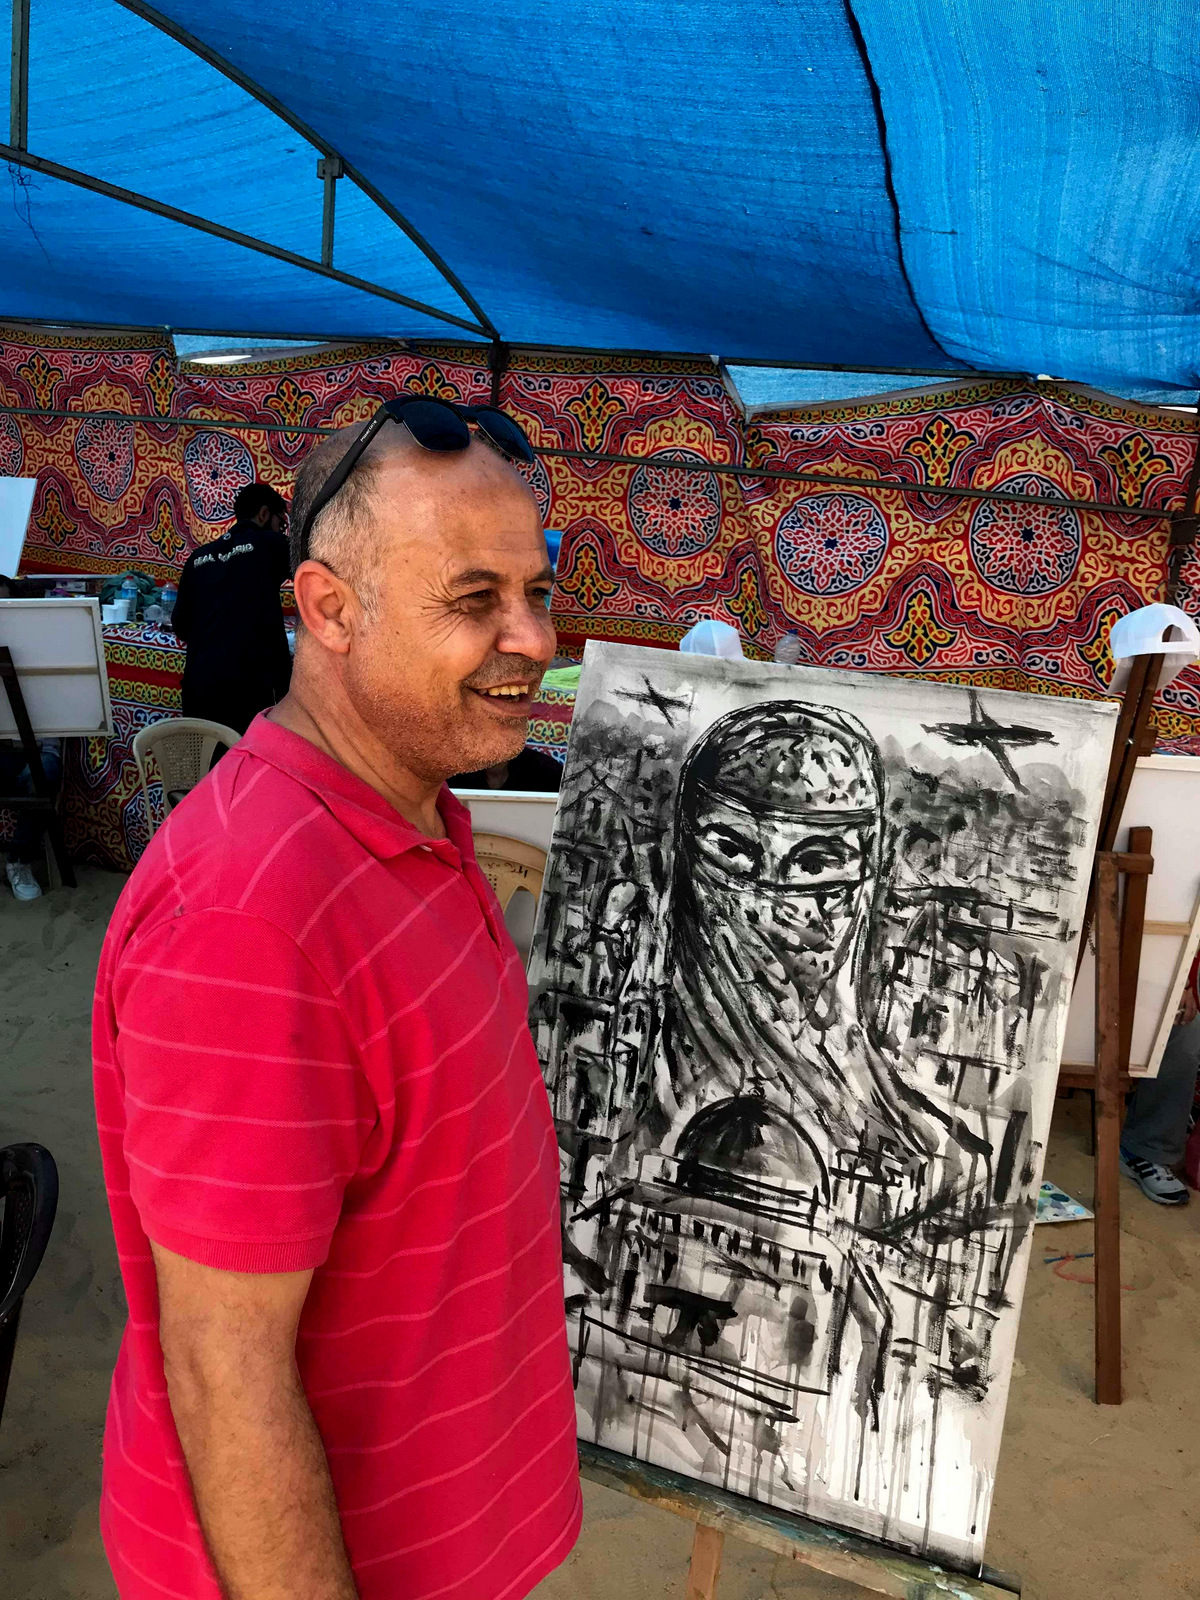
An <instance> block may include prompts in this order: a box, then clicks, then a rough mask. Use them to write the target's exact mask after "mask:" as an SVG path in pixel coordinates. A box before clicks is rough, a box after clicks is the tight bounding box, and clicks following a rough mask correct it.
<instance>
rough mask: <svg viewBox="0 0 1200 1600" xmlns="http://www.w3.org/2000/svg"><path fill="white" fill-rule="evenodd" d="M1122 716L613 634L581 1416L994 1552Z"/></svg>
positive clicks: (573, 851)
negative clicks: (1045, 1189) (1006, 1436)
mask: <svg viewBox="0 0 1200 1600" xmlns="http://www.w3.org/2000/svg"><path fill="white" fill-rule="evenodd" d="M1114 716H1115V711H1114V709H1113V707H1112V706H1111V705H1107V704H1103V703H1100V704H1097V703H1089V702H1084V701H1078V700H1069V699H1048V698H1034V697H1031V696H1026V695H1017V694H1011V693H1005V692H1003V691H998V690H986V689H984V690H979V691H973V690H968V689H963V688H956V687H950V686H946V685H940V684H931V683H921V682H914V681H908V680H902V679H896V678H884V677H880V676H865V675H857V674H849V673H836V672H827V671H820V670H816V669H806V668H796V667H785V666H775V665H759V664H757V663H752V662H743V661H737V662H731V661H718V660H714V659H708V658H704V657H697V656H685V655H677V654H674V653H672V652H668V651H661V650H648V649H638V648H634V647H632V646H626V645H608V644H606V645H595V644H590V645H589V646H588V649H587V654H586V656H585V665H584V671H583V677H582V681H581V684H580V690H579V696H578V700H577V703H576V710H575V716H574V722H573V727H572V735H571V746H570V752H569V755H568V759H567V764H566V771H565V775H564V782H563V787H562V793H561V796H560V801H559V809H558V816H557V822H556V826H555V834H554V839H553V843H552V848H551V853H550V862H549V866H548V871H547V876H546V884H545V889H544V892H543V896H542V901H541V905H540V909H539V917H538V926H537V931H536V934H535V939H534V947H533V952H532V956H531V962H530V989H531V1006H532V1011H531V1021H532V1026H533V1030H534V1037H535V1039H536V1040H537V1043H538V1048H539V1052H540V1055H541V1059H542V1063H543V1067H544V1070H545V1075H546V1083H547V1087H548V1090H549V1094H550V1098H551V1103H552V1105H553V1109H554V1114H555V1119H556V1123H557V1128H558V1138H559V1145H560V1154H561V1164H562V1207H563V1240H564V1257H565V1271H566V1304H567V1319H568V1328H569V1333H570V1340H571V1346H572V1355H573V1369H574V1378H575V1386H576V1395H577V1401H578V1409H579V1431H580V1435H581V1437H584V1438H587V1439H590V1440H593V1441H595V1442H596V1443H598V1444H602V1445H606V1446H608V1447H609V1448H611V1449H614V1450H618V1451H621V1452H623V1453H625V1454H627V1455H630V1456H634V1457H637V1458H639V1459H642V1460H647V1461H652V1462H655V1463H657V1464H659V1465H661V1466H665V1467H670V1468H672V1469H674V1470H676V1471H679V1472H682V1473H685V1474H688V1475H690V1476H693V1477H696V1478H699V1479H702V1480H703V1481H705V1482H707V1483H711V1484H714V1485H719V1486H721V1487H723V1488H726V1489H730V1490H734V1491H736V1492H738V1493H741V1494H744V1495H749V1496H751V1497H753V1498H755V1499H757V1500H759V1501H763V1502H767V1503H769V1504H771V1505H773V1506H777V1507H780V1508H783V1509H787V1510H791V1511H797V1512H802V1513H804V1514H806V1515H808V1516H811V1517H815V1518H818V1519H820V1520H822V1521H825V1522H829V1523H832V1524H835V1525H839V1526H843V1527H847V1528H851V1529H854V1530H856V1531H859V1532H863V1533H867V1534H869V1535H872V1536H874V1537H877V1538H880V1539H884V1540H887V1541H890V1542H892V1543H895V1544H898V1545H901V1546H904V1547H906V1548H908V1549H912V1550H916V1551H919V1552H922V1553H924V1554H926V1555H929V1556H931V1557H932V1558H934V1559H937V1560H942V1561H945V1562H948V1563H950V1564H952V1565H956V1566H958V1567H960V1568H965V1567H969V1566H971V1565H972V1564H974V1563H976V1562H977V1561H978V1560H979V1558H980V1556H981V1553H982V1549H983V1539H984V1532H985V1526H986V1521H987V1515H988V1509H989V1505H990V1501H991V1493H992V1484H993V1478H994V1474H995V1468H996V1460H997V1455H998V1452H999V1446H1000V1431H1001V1425H1002V1420H1003V1413H1004V1404H1005V1398H1006V1394H1007V1389H1008V1382H1009V1377H1010V1373H1011V1368H1012V1360H1013V1347H1014V1343H1015V1339H1016V1329H1017V1318H1018V1313H1019V1309H1020V1303H1021V1294H1022V1288H1023V1283H1024V1276H1025V1269H1026V1263H1027V1259H1028V1255H1029V1248H1030V1242H1031V1231H1032V1225H1033V1220H1034V1212H1035V1207H1036V1201H1037V1192H1038V1185H1039V1183H1040V1181H1041V1165H1042V1150H1043V1146H1044V1143H1045V1139H1046V1133H1047V1128H1048V1125H1049V1120H1050V1110H1051V1103H1052V1100H1053V1096H1054V1086H1055V1077H1056V1072H1057V1066H1058V1061H1059V1054H1060V1050H1061V1043H1062V1034H1063V1028H1064V1024H1065V1018H1066V1007H1067V1002H1068V1000H1069V998H1070V987H1071V977H1072V974H1073V972H1074V966H1075V948H1076V945H1077V942H1078V934H1079V927H1080V922H1081V918H1082V912H1083V904H1084V899H1085V896H1086V889H1087V880H1088V873H1089V870H1090V862H1091V854H1092V850H1093V848H1094V835H1095V831H1096V826H1097V819H1098V814H1099V809H1100V802H1101V798H1102V795H1103V790H1104V781H1105V774H1106V770H1107V763H1108V755H1109V749H1110V747H1111V742H1112V732H1113V718H1114Z"/></svg>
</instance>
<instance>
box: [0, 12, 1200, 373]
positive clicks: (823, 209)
mask: <svg viewBox="0 0 1200 1600" xmlns="http://www.w3.org/2000/svg"><path fill="white" fill-rule="evenodd" d="M13 12H14V17H15V19H16V20H15V22H14V24H13V47H14V52H15V58H16V70H15V72H14V83H16V84H17V85H18V87H17V90H16V92H15V94H14V95H13V96H12V97H11V98H10V102H9V105H8V107H7V108H6V112H5V114H4V118H3V122H2V123H0V134H2V133H3V131H4V129H5V128H7V129H8V133H9V142H8V145H7V146H6V147H5V156H6V159H7V162H8V172H7V191H8V192H7V193H5V194H4V196H3V204H2V205H0V317H5V316H7V317H9V318H25V319H35V320H44V321H50V322H55V323H70V322H79V323H87V324H89V325H92V326H95V325H97V324H117V325H122V326H160V325H165V326H167V327H169V328H172V329H180V330H192V331H196V332H203V331H214V332H221V333H227V334H240V335H245V336H258V335H261V336H264V337H266V336H271V335H275V336H280V337H311V338H326V339H327V338H338V337H361V336H371V337H389V338H417V339H438V338H446V337H452V338H464V337H465V338H474V339H480V340H492V339H496V338H499V339H501V340H504V341H507V342H511V343H523V344H532V345H547V346H567V347H572V348H581V349H598V350H643V351H661V352H681V353H682V352H689V353H701V354H705V355H708V354H713V355H717V356H720V357H723V358H725V359H726V360H727V361H729V362H731V363H737V362H739V361H741V362H768V363H773V364H777V365H787V364H791V363H799V364H803V363H809V364H813V365H818V366H824V365H830V366H845V367H848V368H856V369H863V368H867V369H871V368H876V369H878V368H889V367H891V368H913V369H917V370H919V371H921V372H938V371H944V370H953V369H958V368H971V369H978V370H987V371H1016V372H1027V373H1033V374H1050V375H1053V376H1056V377H1063V378H1068V379H1072V380H1075V381H1082V382H1088V383H1093V384H1097V385H1100V386H1103V387H1107V388H1121V389H1123V390H1124V391H1126V392H1132V393H1145V394H1146V395H1149V394H1150V393H1152V392H1156V393H1158V394H1159V395H1160V396H1166V397H1170V396H1171V395H1172V394H1174V395H1176V396H1177V398H1178V399H1179V400H1181V401H1190V400H1191V399H1193V398H1194V391H1195V389H1196V388H1197V386H1200V349H1198V341H1197V331H1198V328H1200V316H1198V290H1200V238H1198V234H1200V66H1198V59H1197V44H1196V41H1197V38H1198V37H1200V3H1198V0H1156V3H1155V4H1154V5H1149V6H1148V5H1146V4H1144V3H1142V4H1135V3H1134V0H1072V3H1071V4H1069V5H1047V4H1046V0H1005V3H1004V4H1002V5H998V4H996V3H995V0H848V3H843V0H634V3H633V4H629V3H628V0H622V3H619V4H618V3H617V0H570V3H564V0H507V3H506V4H504V5H491V6H482V5H480V4H479V3H478V0H355V3H354V4H349V3H347V0H304V3H303V4H297V3H296V0H287V3H286V4H285V3H283V0H161V4H160V7H159V9H157V10H155V9H153V8H151V7H149V6H146V5H143V4H141V3H140V0H16V3H15V5H14V6H13ZM26 16H27V24H26V22H25V21H24V20H23V19H24V18H25V17H26ZM26 27H27V34H28V57H27V85H28V87H27V91H25V90H23V89H22V88H21V87H20V85H21V83H22V82H23V78H22V67H21V63H22V61H23V60H24V59H25V56H24V48H23V42H24V38H25V34H26ZM318 160H321V161H323V162H324V163H325V165H324V167H323V169H322V170H323V173H324V176H323V177H319V176H318V169H317V162H318ZM339 172H340V173H341V174H342V175H341V176H337V174H338V173H339ZM323 263H324V264H323ZM1188 390H1191V391H1193V393H1192V394H1188V393H1187V392H1186V391H1188Z"/></svg>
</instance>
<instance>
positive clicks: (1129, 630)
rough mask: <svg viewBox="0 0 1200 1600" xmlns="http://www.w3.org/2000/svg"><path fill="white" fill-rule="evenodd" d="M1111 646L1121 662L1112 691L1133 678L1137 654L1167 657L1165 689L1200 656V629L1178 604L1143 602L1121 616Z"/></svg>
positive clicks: (1111, 635)
mask: <svg viewBox="0 0 1200 1600" xmlns="http://www.w3.org/2000/svg"><path fill="white" fill-rule="evenodd" d="M1108 647H1109V649H1110V650H1111V651H1112V653H1113V657H1114V659H1115V661H1116V663H1117V669H1116V671H1115V672H1114V673H1113V677H1112V682H1111V683H1110V684H1109V686H1108V692H1109V694H1119V693H1120V692H1121V690H1122V689H1124V687H1125V685H1126V684H1127V683H1128V682H1129V662H1130V658H1131V657H1133V656H1162V657H1163V664H1162V668H1161V670H1160V672H1159V678H1158V687H1159V688H1160V689H1165V688H1166V687H1167V685H1168V684H1169V683H1170V682H1172V680H1173V679H1175V678H1177V677H1178V676H1179V674H1180V673H1181V672H1182V671H1183V669H1184V667H1187V666H1190V665H1191V663H1192V662H1193V661H1195V660H1197V659H1200V629H1198V628H1197V627H1196V624H1195V623H1194V622H1193V621H1192V619H1191V617H1189V616H1188V614H1187V612H1186V611H1181V610H1180V609H1179V607H1178V606H1164V605H1153V606H1142V607H1140V608H1139V609H1138V610H1137V611H1131V612H1129V613H1128V615H1127V616H1124V617H1118V618H1117V620H1116V622H1114V623H1113V625H1112V629H1111V631H1110V633H1109V635H1108Z"/></svg>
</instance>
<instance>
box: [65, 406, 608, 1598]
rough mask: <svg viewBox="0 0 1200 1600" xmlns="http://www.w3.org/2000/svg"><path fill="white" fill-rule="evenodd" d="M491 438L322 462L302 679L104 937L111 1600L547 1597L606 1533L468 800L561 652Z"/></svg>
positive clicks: (513, 741) (497, 930) (305, 535)
mask: <svg viewBox="0 0 1200 1600" xmlns="http://www.w3.org/2000/svg"><path fill="white" fill-rule="evenodd" d="M438 412H442V413H444V416H441V417H440V418H439V416H438V415H435V413H438ZM495 415H496V414H495V413H489V414H486V415H483V414H481V415H480V416H479V417H478V418H477V417H475V416H473V415H464V414H462V413H457V414H456V413H455V412H454V411H453V410H451V409H450V408H445V407H436V406H427V407H426V408H425V411H423V412H417V411H410V412H408V413H407V414H406V412H405V410H404V408H403V405H402V404H398V403H396V402H392V403H391V407H390V408H389V409H388V414H387V415H384V414H383V413H382V412H381V413H380V415H379V416H378V417H377V418H376V419H374V421H373V424H371V425H368V428H367V429H366V430H344V431H343V432H342V433H340V434H338V435H335V436H334V437H333V438H332V439H330V440H328V441H326V442H324V443H323V444H322V445H321V446H320V447H319V448H318V450H316V451H314V453H313V454H312V455H311V456H310V457H309V459H308V460H307V461H306V463H305V464H304V467H303V468H302V469H301V473H300V476H299V479H298V481H297V487H296V500H295V502H294V521H293V543H294V545H296V544H299V545H300V546H301V548H300V549H298V550H297V551H296V555H297V556H298V557H299V558H300V559H299V561H298V565H297V567H296V574H295V582H296V604H297V608H298V610H299V613H300V617H301V619H302V622H303V632H302V634H301V637H300V640H299V644H298V647H297V651H296V666H295V674H294V676H293V679H292V687H291V692H290V694H289V695H288V697H287V699H286V700H285V701H284V702H282V704H281V705H280V706H278V707H276V708H275V709H274V710H273V711H272V712H271V713H269V714H268V715H264V716H260V717H259V718H258V719H257V720H256V721H255V722H254V723H253V724H252V726H251V728H250V730H249V732H248V734H247V735H246V737H245V739H244V740H243V741H242V742H241V743H240V744H239V745H238V746H237V747H236V748H235V749H234V750H233V751H231V752H230V753H229V754H228V755H227V756H226V757H225V758H224V759H223V760H222V761H221V762H220V764H219V765H218V766H217V768H216V769H215V770H214V772H213V773H212V774H210V776H209V777H208V778H207V779H206V780H205V781H204V782H203V783H202V784H201V785H200V786H199V787H198V788H197V789H196V790H195V791H194V792H193V793H192V794H191V795H189V796H188V797H187V799H185V800H184V801H183V803H182V804H181V805H180V806H179V807H178V808H177V809H176V810H175V811H174V812H173V813H172V815H171V817H170V818H169V819H168V821H167V822H166V824H165V826H164V827H163V828H162V829H161V830H160V831H159V832H158V834H157V835H156V836H155V838H154V840H153V842H152V844H151V846H150V848H149V849H148V850H147V851H146V854H145V855H144V856H143V858H142V860H141V862H140V863H139V865H138V868H137V870H136V871H135V872H134V874H133V876H132V878H131V879H130V882H129V884H128V886H127V888H126V890H125V892H124V894H123V895H122V897H121V900H120V903H119V904H118V907H117V910H116V914H115V916H114V918H113V923H112V926H111V929H110V931H109V935H108V939H107V941H106V944H105V947H104V953H103V957H102V960H101V967H100V974H99V979H98V983H97V990H96V1006H95V1017H94V1039H95V1083H96V1104H97V1113H98V1122H99V1127H100V1138H101V1144H102V1151H103V1156H104V1166H105V1175H106V1181H107V1185H108V1193H109V1201H110V1205H111V1208H112V1216H113V1227H114V1231H115V1234H116V1239H117V1246H118V1249H119V1252H120V1256H121V1269H122V1273H123V1275H124V1280H125V1287H126V1291H127V1295H128V1301H129V1323H128V1327H127V1329H126V1333H125V1338H124V1342H123V1344H122V1347H121V1353H120V1357H119V1359H118V1363H117V1369H116V1373H115V1375H114V1378H113V1388H112V1396H111V1400H110V1404H109V1411H108V1422H107V1429H106V1434H105V1446H104V1488H103V1498H102V1505H101V1522H102V1528H103V1533H104V1539H105V1545H106V1548H107V1550H108V1554H109V1559H110V1561H111V1563H112V1568H113V1572H114V1574H115V1577H116V1581H117V1587H118V1589H119V1591H120V1594H121V1596H122V1600H161V1597H163V1596H168V1597H177V1600H218V1597H219V1596H225V1597H227V1600H284V1597H285V1596H286V1597H287V1600H351V1597H355V1596H357V1597H361V1600H435V1597H440V1600H519V1597H520V1596H522V1595H525V1594H526V1593H528V1591H529V1590H530V1589H532V1588H533V1587H534V1586H535V1585H536V1584H537V1583H538V1582H539V1581H540V1579H541V1578H542V1577H544V1576H545V1574H546V1573H547V1572H549V1571H550V1570H551V1569H552V1568H553V1567H554V1566H555V1565H556V1564H557V1563H559V1562H560V1561H562V1559H563V1558H564V1557H565V1555H566V1554H567V1552H568V1551H569V1550H570V1548H571V1546H572V1544H573V1543H574V1540H575V1538H576V1536H577V1533H578V1529H579V1521H580V1497H579V1483H578V1466H577V1459H576V1449H575V1424H574V1407H573V1403H572V1395H571V1380H570V1370H569V1364H568V1356H567V1345H566V1335H565V1328H564V1319H563V1306H562V1279H561V1270H562V1269H561V1257H560V1246H559V1232H558V1164H557V1152H556V1148H555V1139H554V1132H553V1127H552V1124H551V1119H550V1111H549V1106H548V1103H547V1099H546V1094H545V1090H544V1088H543V1086H542V1081H541V1076H540V1073H539V1069H538V1063H537V1060H536V1057H535V1054H534V1051H533V1046H532V1042H531V1040H530V1037H529V1032H528V1029H527V1026H526V1021H525V1009H526V991H525V980H524V974H523V972H522V970H521V966H520V961H519V959H518V957H517V954H516V952H515V950H514V948H513V945H512V943H511V942H510V940H509V938H508V936H507V934H506V932H505V929H504V924H503V920H502V918H501V916H500V913H499V910H498V908H497V905H496V901H495V899H494V897H493V896H492V894H491V892H490V890H489V889H488V886H487V884H486V882H485V880H484V878H483V877H482V875H481V873H480V871H479V868H478V867H477V866H476V864H475V860H474V856H473V853H472V849H471V831H470V823H469V819H468V816H467V813H466V812H465V811H464V809H463V808H462V807H461V806H460V805H458V803H457V802H456V801H455V800H454V799H453V798H452V797H451V795H450V793H449V791H448V790H447V789H446V788H445V786H444V781H445V779H446V778H447V777H449V776H451V775H453V774H455V773H458V772H461V771H468V770H477V769H479V768H481V767H489V766H493V765H495V764H497V763H499V762H502V761H506V760H509V759H511V758H512V757H513V756H515V755H516V754H517V752H518V751H519V750H520V749H521V748H522V747H523V745H524V742H525V737H526V731H527V726H528V713H529V708H530V705H531V703H532V700H533V697H534V694H535V692H536V689H537V686H538V683H539V681H540V679H541V675H542V673H543V671H544V670H545V668H546V666H547V665H548V663H549V661H550V660H551V657H552V654H553V650H554V631H553V628H552V627H551V624H550V620H549V616H548V614H547V609H546V602H547V596H548V593H549V586H550V581H551V576H552V574H551V571H550V568H549V566H548V563H547V559H546V550H545V545H544V542H543V539H542V534H541V528H540V523H539V519H538V513H537V509H536V506H535V504H534V500H533V497H532V495H531V494H530V492H529V490H528V488H527V486H526V484H525V482H524V481H523V479H522V478H521V476H520V475H519V473H517V472H516V471H514V470H513V468H512V467H511V466H510V465H508V464H507V463H506V462H505V460H503V459H502V456H501V454H499V453H498V451H497V449H496V448H493V445H497V444H498V445H499V448H500V449H501V450H505V451H506V453H508V454H510V455H511V456H514V457H517V458H520V455H521V449H520V446H521V442H522V438H523V436H520V435H519V431H518V430H515V429H512V425H511V423H510V424H509V425H508V426H509V429H511V430H512V431H511V432H506V430H505V428H504V427H503V426H502V425H501V424H503V423H504V422H505V421H506V419H504V418H501V419H500V422H496V421H495V420H494V419H495ZM447 419H448V420H447ZM410 422H411V426H410V425H409V423H410ZM472 422H477V423H478V429H479V430H480V431H486V432H487V433H488V436H489V439H490V440H491V441H492V442H491V443H489V442H487V441H485V440H482V439H480V438H479V435H478V432H477V431H470V432H469V431H468V428H469V425H470V423H472ZM372 427H374V429H375V433H374V438H373V442H372V443H371V444H370V445H369V447H368V448H367V449H366V451H365V453H364V454H362V455H361V456H359V458H358V459H357V460H352V458H353V457H354V456H355V455H356V454H357V452H358V448H359V446H360V445H361V444H362V442H363V435H364V433H370V431H371V428H372ZM439 428H440V429H441V432H440V433H439V431H438V430H439ZM513 434H516V435H517V439H516V442H515V443H514V440H513ZM439 440H440V441H441V442H439ZM348 461H352V466H351V467H350V468H347V462H348ZM339 463H341V465H340V467H339ZM343 480H344V481H343Z"/></svg>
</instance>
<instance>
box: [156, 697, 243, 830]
mask: <svg viewBox="0 0 1200 1600" xmlns="http://www.w3.org/2000/svg"><path fill="white" fill-rule="evenodd" d="M241 737H242V736H241V734H240V733H235V732H234V730H233V729H232V728H227V727H225V726H224V725H223V724H222V723H220V722H206V721H204V719H203V718H202V717H163V718H162V720H161V721H159V722H152V723H151V724H150V726H149V727H148V728H140V729H139V730H138V732H137V733H136V734H135V735H134V740H133V759H134V760H135V761H136V762H137V769H138V776H139V777H140V778H141V780H142V794H143V796H144V798H145V801H146V822H147V824H148V825H149V828H150V833H151V836H153V834H154V830H155V828H156V827H157V826H158V824H157V823H156V822H155V820H154V810H153V808H152V806H151V804H150V775H149V772H148V770H147V767H146V758H147V756H153V757H154V764H155V766H156V767H157V768H158V771H159V775H160V777H161V778H162V794H163V817H164V818H166V817H167V816H168V814H169V813H170V812H171V811H173V810H174V809H175V807H176V806H177V805H178V804H179V802H180V801H181V800H182V799H183V797H184V795H185V794H187V793H188V792H189V790H192V789H194V788H195V787H196V785H197V784H198V783H199V782H200V779H201V778H202V777H203V776H204V775H205V773H206V772H207V771H208V769H209V767H210V766H211V765H212V758H213V753H214V751H215V750H216V748H217V746H218V745H221V744H223V745H226V746H227V747H228V748H229V749H232V748H233V746H234V745H235V744H237V742H238V740H239V739H240V738H241Z"/></svg>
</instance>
